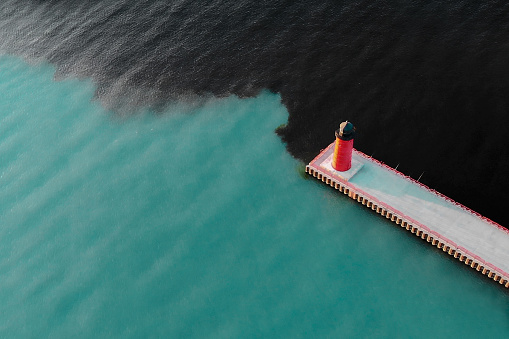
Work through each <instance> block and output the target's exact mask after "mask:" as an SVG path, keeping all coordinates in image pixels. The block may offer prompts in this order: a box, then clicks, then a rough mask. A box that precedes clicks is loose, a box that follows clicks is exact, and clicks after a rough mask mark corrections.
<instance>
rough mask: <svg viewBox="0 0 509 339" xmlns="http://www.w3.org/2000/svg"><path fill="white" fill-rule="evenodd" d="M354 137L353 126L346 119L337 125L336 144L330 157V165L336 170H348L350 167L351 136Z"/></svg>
mask: <svg viewBox="0 0 509 339" xmlns="http://www.w3.org/2000/svg"><path fill="white" fill-rule="evenodd" d="M354 137H355V127H354V126H353V124H352V123H351V122H349V121H348V120H347V121H345V122H342V123H341V124H340V125H339V129H337V130H336V145H335V146H334V156H333V158H332V167H333V168H334V169H335V170H337V171H341V172H344V171H348V170H349V169H350V168H351V167H352V149H353V138H354Z"/></svg>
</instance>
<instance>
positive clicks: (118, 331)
mask: <svg viewBox="0 0 509 339" xmlns="http://www.w3.org/2000/svg"><path fill="white" fill-rule="evenodd" d="M0 74H1V77H0V93H1V96H0V216H1V223H0V277H1V280H0V314H1V316H0V336H1V337H19V338H27V337H37V338H44V337H53V338H68V337H86V338H95V337H182V338H188V337H196V338H202V337H212V338H239V337H242V338H249V337H263V338H267V337H282V338H292V337H353V336H356V337H393V336H395V337H423V338H425V337H430V336H438V337H445V336H455V337H456V336H457V337H495V336H498V337H507V336H509V293H508V292H507V290H505V289H503V288H501V287H500V286H498V285H497V284H495V283H493V282H491V281H489V280H488V279H485V278H484V277H482V276H480V275H479V274H477V273H476V272H474V271H473V270H470V269H467V268H466V267H465V266H464V265H463V264H461V263H459V262H457V261H454V260H452V259H450V258H449V257H447V256H445V255H443V254H442V253H441V252H440V251H438V250H436V249H434V248H432V247H431V246H429V245H427V244H426V243H424V242H422V241H419V240H418V239H417V238H416V237H413V236H411V235H410V234H409V233H407V232H404V231H403V230H401V229H399V228H397V227H395V226H394V225H393V224H391V223H389V222H388V221H386V220H385V219H382V218H381V217H379V216H377V215H375V214H373V213H372V212H370V211H368V210H366V209H364V208H363V207H362V206H360V205H358V204H356V203H354V202H353V201H351V200H350V199H347V198H346V197H344V196H341V195H339V194H338V193H336V192H334V191H333V190H331V189H329V188H328V187H325V185H322V184H321V183H319V182H317V181H315V180H305V179H304V178H303V177H302V176H301V174H299V171H298V167H299V163H298V162H297V161H296V160H295V159H293V158H292V157H290V156H289V155H288V154H287V153H286V151H285V147H284V145H283V144H282V143H281V141H280V139H279V138H278V137H277V136H276V135H275V133H274V129H275V128H276V127H277V126H278V125H280V124H282V123H285V121H286V119H287V112H286V109H285V108H284V106H282V104H281V103H280V98H279V97H278V96H277V95H274V94H270V93H268V92H264V93H261V94H260V95H259V96H257V97H256V98H252V99H238V98H235V97H229V98H224V99H210V100H207V101H206V102H205V104H203V105H200V106H197V105H191V104H189V103H188V104H180V103H174V104H171V105H170V106H169V107H168V109H167V112H166V113H165V114H162V115H157V114H151V113H150V112H140V114H138V115H136V116H133V117H118V116H115V115H114V114H112V113H111V112H107V111H105V110H104V109H103V108H102V107H101V106H100V104H99V103H97V102H95V101H94V100H93V92H94V85H93V84H92V83H91V82H89V81H85V80H82V81H79V80H76V79H68V80H64V81H59V82H55V81H54V80H53V75H54V69H53V68H52V67H51V66H48V65H28V64H26V63H24V62H23V61H21V60H19V59H16V58H13V57H9V56H2V57H0Z"/></svg>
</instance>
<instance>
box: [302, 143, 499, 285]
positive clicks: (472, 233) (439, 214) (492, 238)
mask: <svg viewBox="0 0 509 339" xmlns="http://www.w3.org/2000/svg"><path fill="white" fill-rule="evenodd" d="M333 152H334V143H332V144H331V145H329V146H328V147H327V148H326V149H325V150H323V151H322V152H321V153H320V154H319V155H318V156H317V157H316V158H315V159H314V160H313V161H311V163H309V165H308V166H306V172H307V173H309V174H310V175H312V176H314V177H316V178H318V179H319V180H322V181H323V182H325V183H326V184H328V185H330V186H332V187H334V188H336V189H338V190H339V191H340V192H342V193H344V194H347V195H348V196H349V197H351V198H352V199H354V200H356V201H358V202H360V203H362V204H363V205H365V206H367V207H368V208H371V209H372V210H374V211H376V212H377V213H379V214H381V215H383V216H385V217H386V218H388V219H390V220H392V221H394V222H395V223H396V224H398V225H400V226H401V227H404V228H406V229H407V230H408V231H410V232H412V233H414V234H415V235H417V236H419V237H421V238H422V239H425V240H426V241H428V242H429V243H431V244H432V245H435V246H437V247H438V248H440V249H442V250H443V251H444V252H446V253H448V254H450V255H452V256H454V257H455V258H457V259H459V260H460V261H462V262H464V263H465V264H467V265H469V266H470V267H472V268H474V269H476V270H477V271H479V272H481V273H483V274H485V275H487V276H488V277H490V278H492V279H493V280H495V281H497V282H498V283H500V284H501V285H504V286H505V287H507V288H509V273H508V272H509V231H508V230H507V229H505V228H503V227H501V226H500V225H498V224H497V223H495V222H493V221H491V220H489V219H487V218H484V217H482V216H481V215H479V214H478V213H476V212H474V211H472V210H470V209H468V208H466V207H465V206H463V205H461V204H458V203H456V202H455V201H453V200H451V199H449V198H447V197H445V196H444V195H441V194H440V193H438V192H436V191H433V190H431V189H430V188H428V187H426V186H424V185H422V184H420V183H419V182H417V181H415V180H413V179H411V178H409V177H406V176H405V175H403V174H402V173H400V172H398V171H396V170H394V169H392V168H391V167H389V166H386V165H384V164H382V163H380V162H378V161H377V160H375V159H373V158H371V157H369V156H367V155H365V154H363V153H362V152H359V151H356V150H354V151H353V155H352V168H351V169H350V170H349V171H346V172H339V171H336V170H334V169H333V168H332V166H331V159H332V154H333Z"/></svg>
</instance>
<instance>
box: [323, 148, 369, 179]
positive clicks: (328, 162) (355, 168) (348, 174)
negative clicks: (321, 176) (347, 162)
mask: <svg viewBox="0 0 509 339" xmlns="http://www.w3.org/2000/svg"><path fill="white" fill-rule="evenodd" d="M333 156H334V154H331V155H329V156H328V157H327V159H325V161H324V162H322V163H321V164H320V167H323V168H324V169H326V170H327V171H330V172H332V173H333V174H334V175H337V176H338V177H341V178H342V179H344V180H346V181H348V180H350V179H351V178H352V177H353V176H354V175H355V173H357V172H359V170H360V169H361V168H362V166H363V164H362V163H361V162H360V161H359V160H357V159H356V158H357V154H355V153H352V167H350V169H349V170H348V171H343V172H342V171H338V170H336V169H334V167H332V157H333Z"/></svg>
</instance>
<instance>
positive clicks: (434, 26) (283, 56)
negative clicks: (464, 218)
mask: <svg viewBox="0 0 509 339" xmlns="http://www.w3.org/2000/svg"><path fill="white" fill-rule="evenodd" d="M0 34H1V37H2V39H1V42H0V49H1V50H2V51H4V52H7V53H12V54H16V55H21V56H24V57H26V58H27V59H28V60H30V61H32V62H37V61H49V62H51V63H52V64H54V65H56V66H57V67H58V76H59V77H66V76H78V77H91V78H93V80H94V81H95V82H96V84H97V86H98V90H97V93H96V96H97V98H98V99H99V100H101V102H102V103H103V104H104V105H105V106H106V107H109V108H111V109H114V110H115V111H117V112H118V114H128V113H132V112H135V111H136V110H137V108H140V107H145V106H150V107H152V108H154V109H156V110H159V111H161V112H162V111H163V109H164V107H165V105H166V103H167V102H169V101H175V100H179V101H186V102H192V103H195V102H199V101H200V100H202V98H204V97H208V96H217V97H224V96H228V95H231V94H235V95H238V96H240V97H251V96H254V95H256V94H258V93H259V92H260V91H261V90H262V89H269V90H271V91H273V92H276V93H279V94H280V95H281V98H282V101H283V103H284V104H285V105H286V107H287V109H288V111H289V113H290V116H289V121H288V125H287V127H286V128H284V129H282V130H281V131H280V134H281V137H282V138H283V140H284V141H285V142H286V143H287V148H288V150H289V152H290V153H291V154H292V155H294V156H295V157H297V158H300V159H302V160H305V161H308V160H310V159H311V158H312V157H313V156H314V155H315V154H316V153H317V152H318V151H319V150H320V149H321V148H324V147H325V146H326V145H327V144H328V143H329V142H330V141H331V140H332V138H333V131H334V129H335V128H336V126H337V124H338V123H339V122H340V121H341V120H344V119H349V120H351V121H353V122H355V124H356V126H357V129H358V131H359V134H358V137H357V140H356V147H357V148H358V149H360V150H361V151H363V152H365V153H367V154H373V155H374V156H375V157H376V158H377V159H379V160H382V161H384V162H386V163H388V164H389V165H391V166H394V167H395V166H397V165H398V164H399V167H398V169H399V170H401V171H403V172H404V173H406V174H408V175H410V176H412V177H414V178H417V177H419V176H421V174H422V173H424V174H423V175H422V179H421V181H422V182H424V183H426V184H428V185H429V186H431V187H433V188H435V189H437V190H439V191H441V192H442V193H444V194H446V195H449V196H451V197H452V198H454V199H455V200H458V201H460V202H462V203H463V204H465V205H467V206H469V207H471V208H473V209H475V210H477V211H479V212H480V213H482V214H485V215H487V216H488V217H490V218H492V219H494V220H495V221H498V222H499V223H502V224H504V225H509V217H508V216H507V215H506V213H504V206H503V201H502V200H499V199H502V198H503V197H504V196H505V193H506V192H508V191H509V181H508V180H507V179H506V177H505V175H506V173H507V172H508V167H509V154H508V151H507V142H506V135H507V132H508V125H509V124H508V123H509V121H508V120H509V118H508V115H507V108H508V107H509V105H508V90H509V62H508V61H509V60H508V57H509V5H508V4H507V3H506V2H503V1H491V2H489V3H485V2H479V1H474V0H462V1H443V2H435V1H411V2H392V1H391V2H389V1H372V0H370V1H329V2H324V1H256V2H254V1H253V2H246V1H243V2H239V1H211V2H207V3H204V2H196V1H166V2H162V1H127V0H124V1H105V2H99V1H86V2H81V1H58V0H53V1H42V0H40V1H35V0H34V1H14V0H10V1H3V2H2V4H1V5H0Z"/></svg>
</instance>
